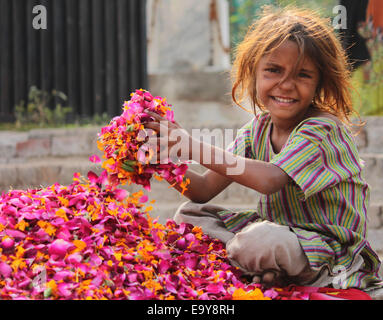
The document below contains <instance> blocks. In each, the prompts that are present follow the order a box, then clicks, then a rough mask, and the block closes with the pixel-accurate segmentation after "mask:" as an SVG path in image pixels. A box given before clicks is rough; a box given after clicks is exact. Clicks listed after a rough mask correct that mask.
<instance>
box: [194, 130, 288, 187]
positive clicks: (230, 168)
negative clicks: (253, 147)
mask: <svg viewBox="0 0 383 320" xmlns="http://www.w3.org/2000/svg"><path fill="white" fill-rule="evenodd" d="M189 144H190V145H191V153H190V155H189V156H190V159H192V160H194V161H196V162H198V163H200V164H201V165H203V166H204V167H206V168H208V169H210V170H212V171H214V172H216V173H217V174H220V175H222V176H224V177H226V178H227V179H229V180H232V181H235V182H237V183H239V184H241V185H244V186H246V187H249V188H251V189H254V190H256V191H258V192H260V193H263V194H272V193H275V192H277V191H279V190H280V189H282V188H283V187H284V186H285V185H286V184H287V183H288V182H289V180H290V177H289V176H288V175H287V174H286V173H285V172H284V171H283V170H282V169H280V168H278V167H277V166H275V165H273V164H271V163H268V162H264V161H259V160H254V159H248V158H244V157H240V156H237V155H234V154H232V153H231V152H229V151H226V150H223V149H221V148H218V147H215V146H213V145H209V144H206V143H203V142H201V141H197V140H196V139H193V137H191V136H189ZM206 153H208V154H209V155H210V161H208V162H206V161H204V159H206V158H208V159H209V157H206Z"/></svg>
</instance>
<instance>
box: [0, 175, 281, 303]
mask: <svg viewBox="0 0 383 320" xmlns="http://www.w3.org/2000/svg"><path fill="white" fill-rule="evenodd" d="M81 179H82V180H84V181H81ZM103 179H105V177H102V175H100V177H97V176H96V175H95V174H94V173H89V174H88V179H86V180H85V179H83V178H81V177H79V175H78V174H75V177H74V181H73V183H72V184H71V185H69V186H62V185H59V184H54V185H52V186H50V187H47V188H44V189H37V190H27V191H22V190H11V191H9V192H8V193H4V194H2V196H1V197H0V240H1V243H0V253H1V255H0V298H1V299H67V300H69V299H70V300H72V299H134V300H137V299H145V300H147V299H177V300H178V299H236V298H238V299H243V298H246V297H247V298H249V297H251V298H252V299H271V296H272V295H273V294H275V291H270V294H269V296H267V294H266V295H265V294H264V292H263V291H262V290H261V289H260V287H256V286H255V285H251V286H245V285H244V284H243V283H242V282H241V281H240V280H239V274H238V272H237V270H236V269H234V268H233V267H231V266H230V264H229V262H228V260H227V258H226V251H225V249H224V245H223V244H222V243H221V242H220V241H218V240H216V239H212V238H210V237H209V236H207V235H205V234H203V233H202V231H201V229H200V228H197V227H193V226H191V225H187V224H181V225H177V224H176V223H175V222H174V221H172V220H168V222H167V223H166V225H162V224H160V223H158V222H157V221H155V220H153V219H152V218H150V217H149V215H148V214H147V211H148V210H149V209H150V206H148V207H145V205H144V202H146V201H147V196H144V195H143V192H138V193H135V194H133V195H130V196H129V197H128V196H127V192H126V191H125V190H122V189H117V188H110V187H108V186H107V187H105V188H102V185H101V183H100V182H101V180H103Z"/></svg>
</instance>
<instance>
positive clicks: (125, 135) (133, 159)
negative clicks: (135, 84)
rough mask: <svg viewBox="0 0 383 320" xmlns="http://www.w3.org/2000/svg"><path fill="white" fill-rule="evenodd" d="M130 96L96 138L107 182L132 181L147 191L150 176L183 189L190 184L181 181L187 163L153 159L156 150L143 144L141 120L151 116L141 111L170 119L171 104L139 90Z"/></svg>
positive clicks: (143, 134) (145, 137)
mask: <svg viewBox="0 0 383 320" xmlns="http://www.w3.org/2000/svg"><path fill="white" fill-rule="evenodd" d="M130 96H131V99H130V100H129V101H125V103H124V105H123V112H122V114H121V115H120V116H117V117H115V118H113V119H112V120H111V122H110V123H109V125H108V126H105V127H103V128H102V129H101V133H100V134H99V139H98V141H97V144H98V148H99V149H100V150H101V151H102V152H103V153H104V158H105V161H104V162H103V164H102V166H103V168H104V169H106V170H107V172H108V177H109V183H110V184H111V185H113V186H117V185H119V184H122V185H124V184H126V183H129V184H131V183H134V184H138V185H142V186H143V187H144V188H145V189H146V190H150V179H151V178H152V176H153V175H154V177H156V178H158V179H166V180H168V181H175V183H177V184H179V185H180V186H181V188H182V189H183V190H186V186H187V185H188V184H189V183H190V181H189V180H187V179H185V180H184V175H185V172H186V170H187V168H188V166H187V164H186V163H180V164H175V163H173V162H172V161H171V160H170V159H168V161H166V163H158V162H156V161H153V159H155V157H156V156H157V152H156V150H154V149H153V147H152V146H149V144H148V143H146V142H147V138H148V135H147V134H146V130H145V128H144V125H143V123H144V122H145V121H150V119H151V117H150V116H149V115H148V114H147V113H145V110H150V111H151V112H154V113H157V114H159V115H160V116H162V117H164V118H165V119H167V120H168V121H171V122H174V113H173V111H172V110H171V105H170V104H168V103H167V101H166V98H162V97H153V96H152V95H151V94H150V92H148V91H146V90H143V89H140V90H136V91H135V92H133V93H131V95H130ZM149 131H150V130H149ZM151 133H153V132H151ZM164 162H165V161H164Z"/></svg>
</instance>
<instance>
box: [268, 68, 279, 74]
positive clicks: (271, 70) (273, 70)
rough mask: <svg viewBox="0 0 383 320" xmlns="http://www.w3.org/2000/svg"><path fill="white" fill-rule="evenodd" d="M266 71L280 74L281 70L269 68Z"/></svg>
mask: <svg viewBox="0 0 383 320" xmlns="http://www.w3.org/2000/svg"><path fill="white" fill-rule="evenodd" d="M265 71H267V72H271V73H278V72H279V69H277V68H267V69H265Z"/></svg>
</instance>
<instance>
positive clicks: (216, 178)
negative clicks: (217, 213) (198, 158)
mask: <svg viewBox="0 0 383 320" xmlns="http://www.w3.org/2000/svg"><path fill="white" fill-rule="evenodd" d="M185 178H188V179H190V184H189V185H188V187H187V188H188V189H187V190H186V191H185V192H184V196H185V197H186V198H188V199H190V200H191V201H193V202H196V203H206V202H209V201H210V200H211V199H213V198H214V197H215V196H216V195H218V194H219V193H220V192H221V191H222V190H224V189H225V188H226V187H228V186H229V185H230V184H231V183H232V182H233V181H232V180H230V179H228V178H227V177H224V176H222V175H220V174H218V173H216V172H214V171H212V170H207V171H206V172H205V173H204V174H199V173H197V172H194V171H192V170H190V169H188V171H187V172H186V174H185ZM168 182H169V183H170V184H173V182H174V181H168ZM174 188H175V189H176V190H178V191H179V192H182V188H181V187H180V186H179V185H178V184H176V185H175V186H174Z"/></svg>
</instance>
